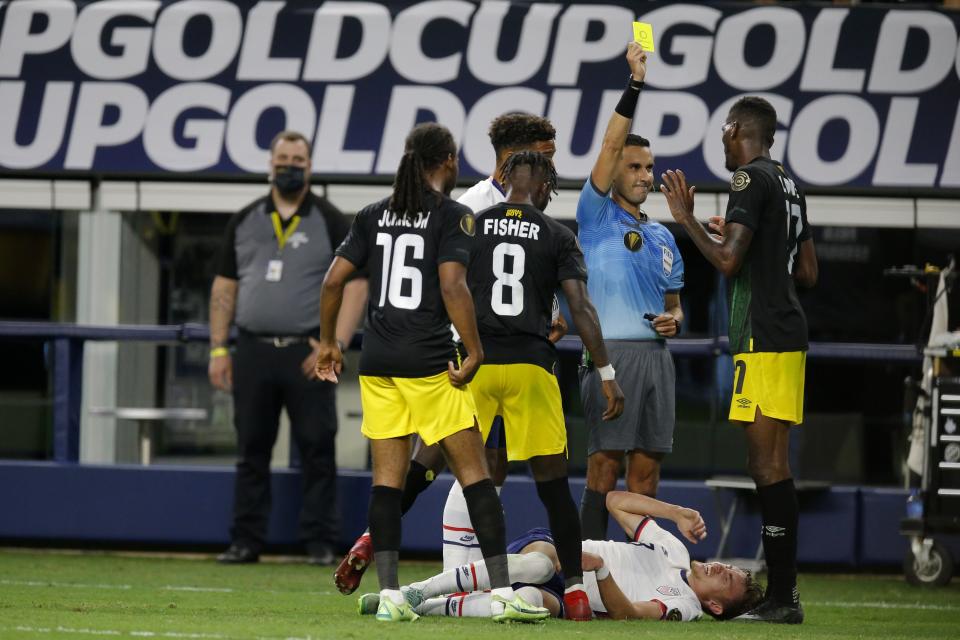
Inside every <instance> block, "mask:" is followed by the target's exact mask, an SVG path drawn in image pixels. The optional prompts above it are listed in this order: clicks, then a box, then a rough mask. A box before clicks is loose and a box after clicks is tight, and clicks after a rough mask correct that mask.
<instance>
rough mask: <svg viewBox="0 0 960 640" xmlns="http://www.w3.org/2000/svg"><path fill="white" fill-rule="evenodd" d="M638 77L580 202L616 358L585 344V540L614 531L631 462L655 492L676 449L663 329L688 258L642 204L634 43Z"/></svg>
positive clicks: (645, 489)
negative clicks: (612, 519)
mask: <svg viewBox="0 0 960 640" xmlns="http://www.w3.org/2000/svg"><path fill="white" fill-rule="evenodd" d="M627 62H628V63H629V64H630V71H631V77H630V82H629V84H628V85H627V88H626V89H625V90H624V92H623V97H622V98H621V99H620V102H619V104H618V105H617V107H616V110H615V112H614V113H613V115H612V116H610V122H609V123H608V124H607V130H606V133H605V134H604V138H603V146H602V148H601V150H600V156H599V157H598V158H597V161H596V163H595V164H594V166H593V171H592V172H591V174H590V179H589V180H587V182H586V184H584V186H583V190H582V191H581V192H580V201H579V203H578V205H577V224H578V225H579V237H580V245H581V246H582V248H583V252H584V254H585V256H586V263H587V272H588V273H589V275H590V279H589V280H588V285H587V286H588V289H589V292H590V297H591V299H592V300H593V302H594V304H595V305H596V308H597V313H598V314H599V316H600V325H601V326H602V327H603V336H604V339H605V341H606V344H607V350H608V353H609V356H610V365H608V366H607V367H601V368H594V367H593V366H592V364H591V361H590V354H589V353H586V352H585V353H584V362H583V364H584V366H583V367H581V373H580V393H581V397H582V399H583V409H584V414H585V416H586V420H587V426H588V428H589V440H588V444H587V456H588V457H587V488H586V490H585V491H584V494H583V500H582V502H581V505H580V519H581V523H582V533H583V538H584V539H585V540H604V539H606V537H607V517H608V515H607V509H606V494H607V492H608V491H612V490H613V489H614V488H615V487H616V484H617V478H618V477H619V475H620V469H621V467H622V466H623V464H624V461H626V482H627V489H628V490H629V491H632V492H635V493H642V494H644V495H648V496H651V497H654V496H656V493H657V484H658V482H659V479H660V461H661V460H662V459H663V456H664V454H666V453H669V452H670V451H671V449H672V448H673V426H674V385H675V378H676V376H675V372H674V368H673V359H672V358H671V356H670V352H669V351H667V347H666V343H665V338H669V337H671V336H675V335H676V334H677V332H678V331H679V330H680V323H681V321H682V320H683V312H682V311H681V309H680V289H682V288H683V260H682V259H681V257H680V252H679V251H678V250H677V245H676V242H675V241H674V238H673V235H672V234H671V233H670V232H669V231H668V230H667V228H666V227H664V226H663V225H661V224H658V223H656V222H653V221H652V220H649V219H648V218H647V215H646V214H645V213H644V212H643V211H642V210H641V209H640V205H641V204H643V202H644V201H645V200H646V199H647V194H648V193H649V192H650V190H651V189H652V188H653V153H652V152H651V150H650V143H649V142H648V141H647V140H646V139H644V138H641V137H640V136H636V135H628V133H629V131H630V123H631V120H632V119H633V114H634V111H635V110H636V107H637V100H638V99H639V97H640V90H641V89H642V88H643V79H644V76H645V75H646V53H644V52H643V50H642V49H641V48H640V46H639V45H638V44H636V43H634V42H631V43H630V44H629V46H628V48H627ZM611 366H612V368H613V369H615V370H616V372H617V380H618V381H619V382H620V385H621V386H622V388H623V389H624V391H625V393H626V394H627V397H628V398H629V400H628V402H627V403H626V406H625V407H624V411H623V415H621V416H620V418H618V419H617V420H613V421H609V422H604V421H603V420H602V419H601V416H602V414H603V411H604V410H605V408H606V399H605V398H604V396H603V394H602V393H601V381H602V380H604V379H607V378H608V377H609V376H612V375H613V371H610V370H606V371H605V369H610V367H611Z"/></svg>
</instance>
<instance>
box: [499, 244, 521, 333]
mask: <svg viewBox="0 0 960 640" xmlns="http://www.w3.org/2000/svg"><path fill="white" fill-rule="evenodd" d="M507 256H510V257H512V258H513V268H512V270H511V271H510V272H509V273H508V272H507V270H506V268H507ZM526 257H527V254H526V252H525V251H524V250H523V247H522V246H520V245H519V244H512V243H510V242H501V243H500V244H498V245H497V246H496V247H494V249H493V275H495V276H496V277H497V279H496V281H495V282H494V283H493V291H492V292H491V299H490V306H491V307H492V308H493V311H494V313H496V314H497V315H498V316H508V317H515V316H518V315H520V314H521V313H523V282H522V279H523V272H524V263H525V262H526ZM508 287H509V291H510V293H509V301H508V302H505V301H504V298H505V297H507V296H504V289H506V288H508Z"/></svg>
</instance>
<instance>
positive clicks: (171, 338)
mask: <svg viewBox="0 0 960 640" xmlns="http://www.w3.org/2000/svg"><path fill="white" fill-rule="evenodd" d="M208 338H209V328H208V327H207V325H204V324H199V323H186V324H180V325H114V326H102V325H78V324H67V323H56V322H20V321H9V320H0V340H6V339H22V340H42V341H45V342H48V343H50V344H51V346H52V349H51V350H50V353H51V355H52V357H51V363H50V364H51V366H52V381H53V384H52V397H53V460H54V461H55V462H64V463H76V462H78V461H79V448H80V446H79V443H80V399H81V390H82V387H83V379H82V378H83V373H82V372H83V350H84V344H85V343H86V342H87V341H108V342H116V341H137V342H171V343H177V342H201V341H206V340H207V339H208ZM668 343H669V345H670V350H671V352H672V353H673V354H674V355H676V356H679V357H704V356H707V357H710V356H713V357H716V356H720V355H723V354H726V353H729V345H728V342H727V338H726V336H720V337H716V338H676V339H672V340H668ZM359 344H360V338H359V337H357V338H356V339H355V341H354V344H353V345H352V346H354V347H356V346H358V345H359ZM558 348H559V349H560V350H561V351H569V352H579V351H580V349H581V342H580V339H579V338H577V337H576V336H565V337H564V338H563V339H561V340H560V342H559V344H558ZM808 357H809V358H810V359H817V360H819V359H824V360H846V361H885V362H902V363H914V362H919V361H920V355H919V354H918V352H917V349H916V347H915V346H914V345H905V344H866V343H849V342H844V343H838V342H812V343H810V349H809V351H808Z"/></svg>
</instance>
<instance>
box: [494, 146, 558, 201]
mask: <svg viewBox="0 0 960 640" xmlns="http://www.w3.org/2000/svg"><path fill="white" fill-rule="evenodd" d="M523 166H528V167H530V173H531V174H536V173H537V172H538V171H541V172H543V177H544V180H545V181H546V183H547V185H548V186H549V187H550V192H551V193H556V192H557V169H556V167H554V166H553V161H552V160H550V158H548V157H547V156H545V155H543V154H542V153H540V152H539V151H517V152H516V153H511V154H510V156H509V157H508V158H507V161H506V163H505V164H504V165H503V179H504V181H505V182H507V183H508V184H509V182H510V176H511V174H512V173H513V172H514V170H516V169H517V167H523Z"/></svg>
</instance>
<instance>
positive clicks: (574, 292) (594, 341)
mask: <svg viewBox="0 0 960 640" xmlns="http://www.w3.org/2000/svg"><path fill="white" fill-rule="evenodd" d="M560 286H561V288H562V289H563V295H565V296H566V297H567V303H568V304H569V305H570V315H571V316H573V324H574V326H575V327H576V328H577V331H578V332H579V333H580V340H582V341H583V344H584V346H585V347H586V348H587V351H589V352H590V356H591V357H592V358H593V362H594V364H596V366H597V367H598V368H599V367H605V366H607V365H608V364H610V357H609V356H608V355H607V347H606V345H605V344H604V343H603V333H602V331H601V329H600V318H599V317H597V310H596V309H595V308H594V306H593V303H592V302H590V296H589V295H588V294H587V283H586V282H584V281H583V280H575V279H573V280H564V281H563V282H561V283H560ZM601 384H602V385H603V387H602V388H603V395H604V397H606V399H607V410H606V411H604V412H603V419H604V420H614V419H616V418H617V417H619V416H620V414H622V413H623V402H624V399H623V391H622V390H621V389H620V385H618V384H617V381H616V380H604V381H603V382H602V383H601Z"/></svg>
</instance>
